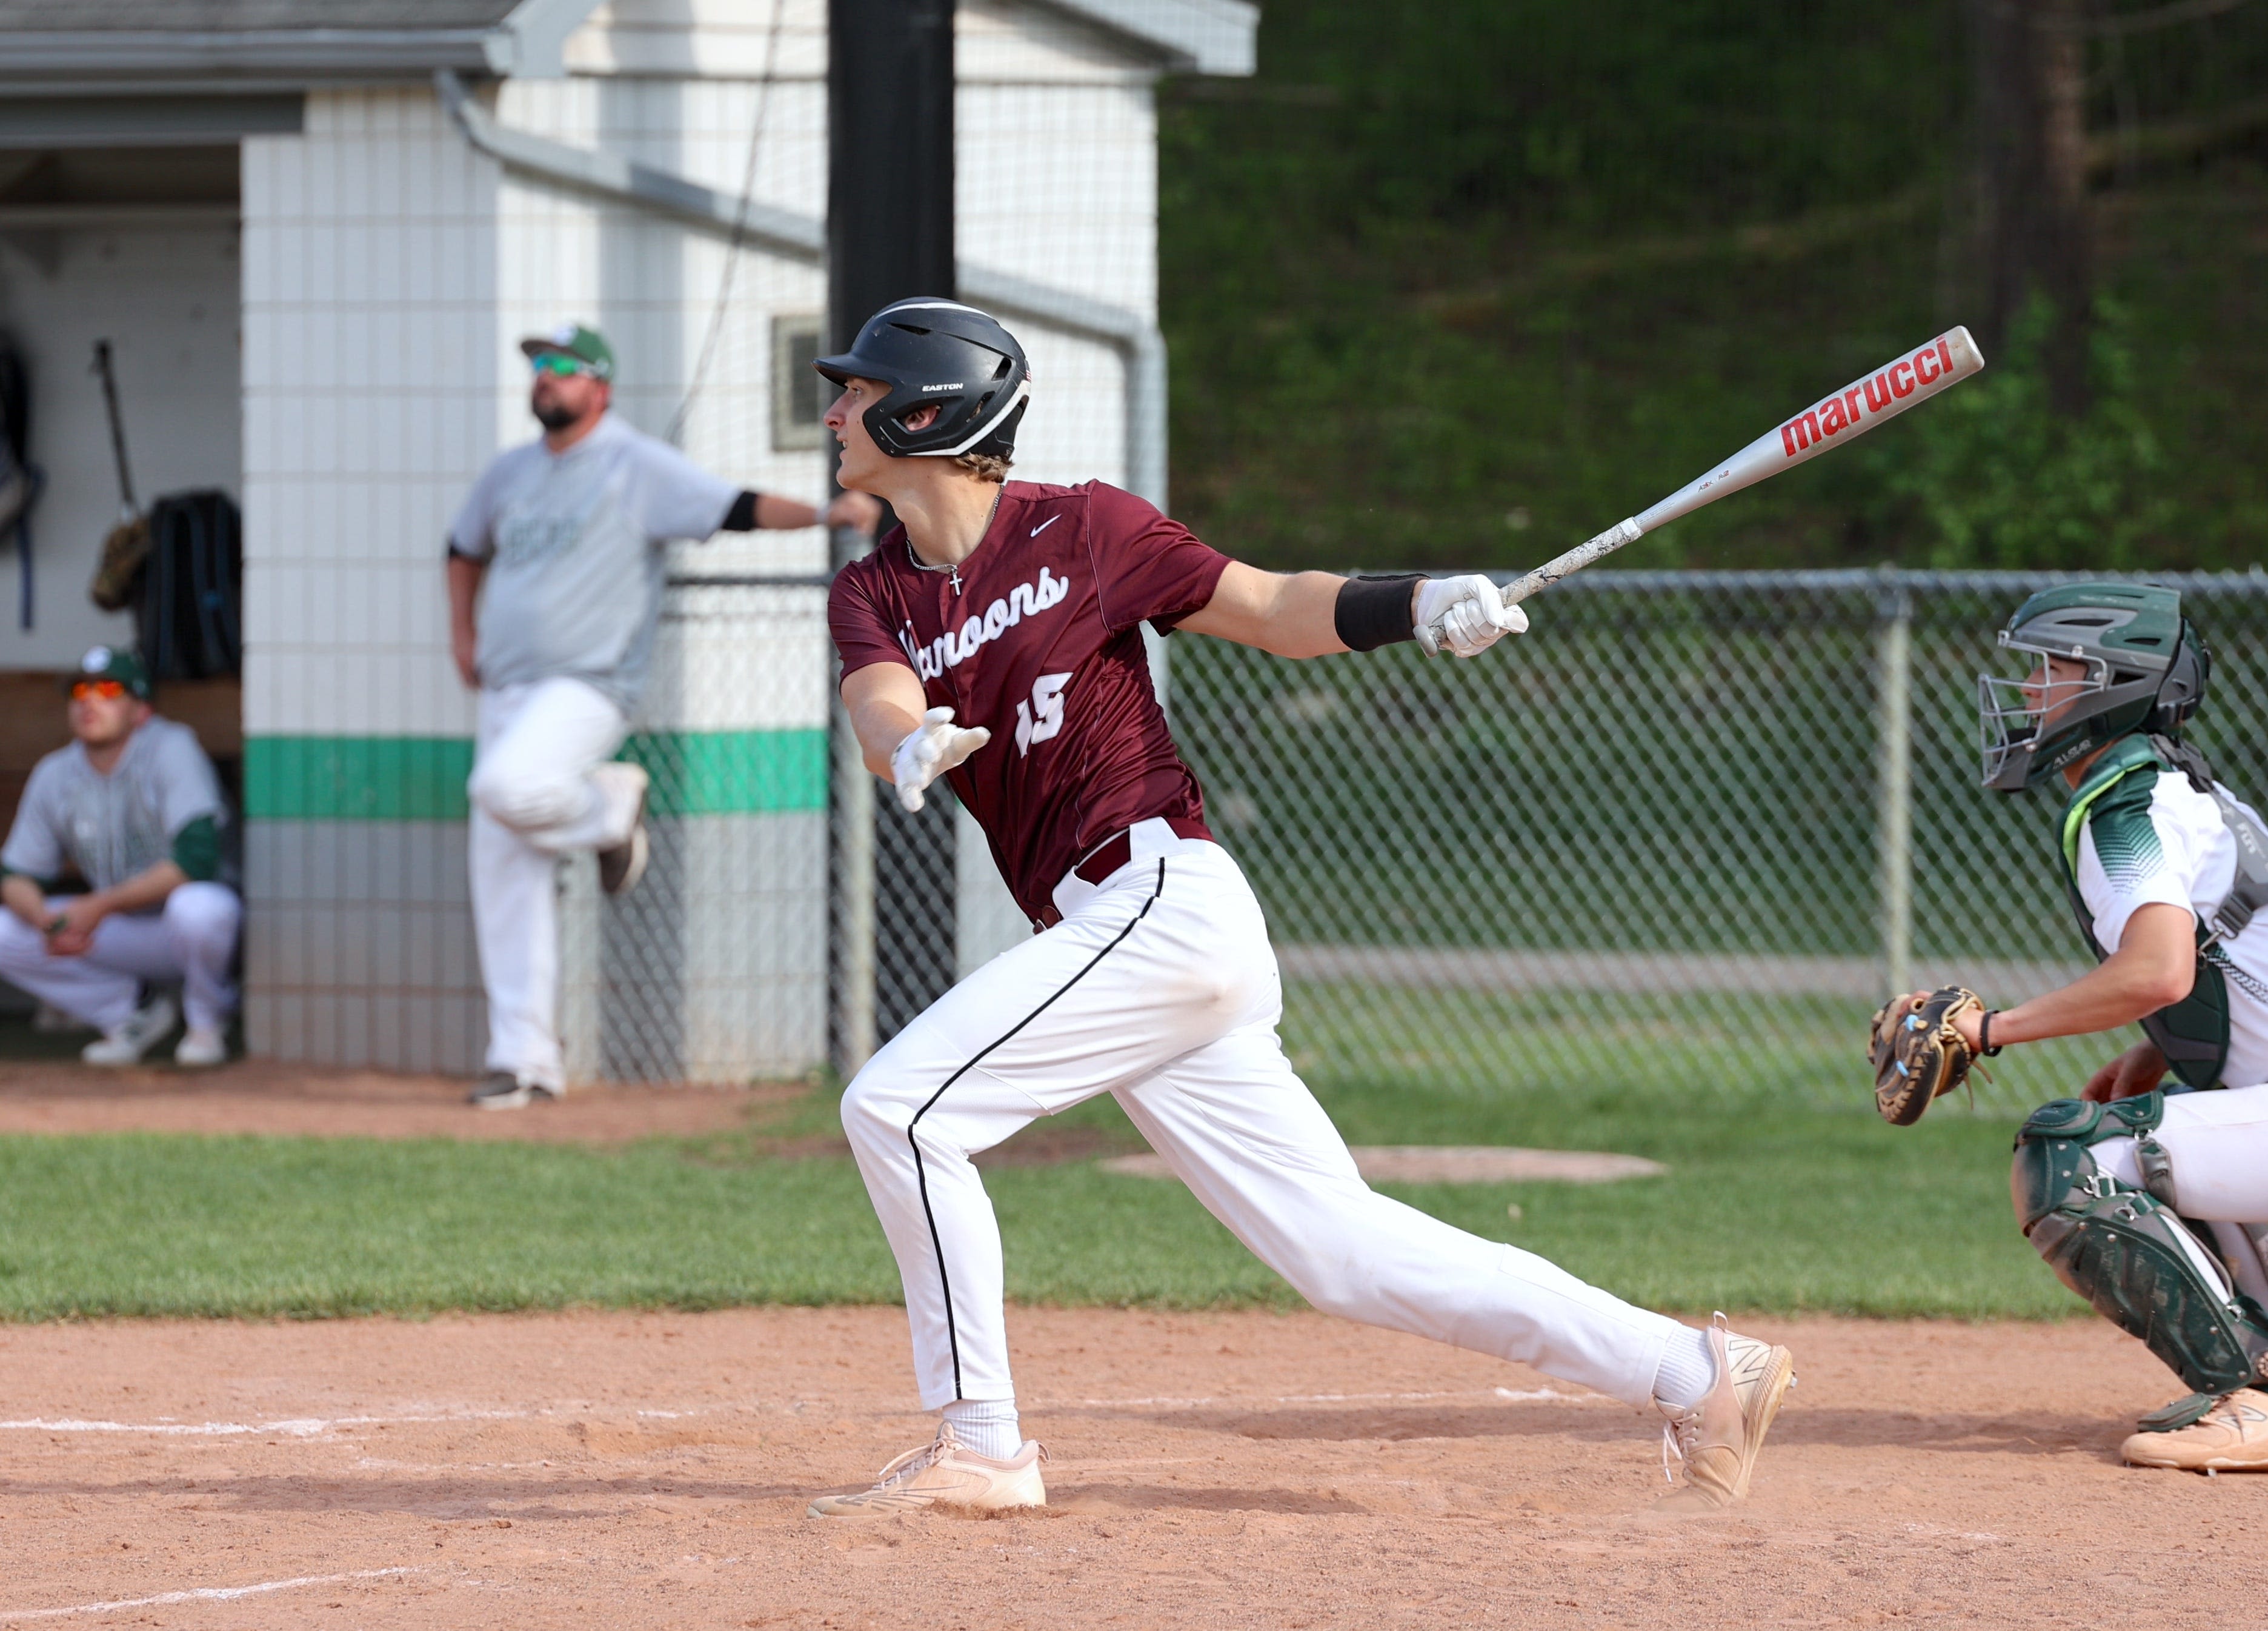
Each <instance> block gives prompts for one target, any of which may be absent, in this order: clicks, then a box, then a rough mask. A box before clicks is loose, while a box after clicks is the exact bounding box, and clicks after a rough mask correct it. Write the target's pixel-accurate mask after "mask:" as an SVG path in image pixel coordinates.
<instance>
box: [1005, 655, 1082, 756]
mask: <svg viewBox="0 0 2268 1631" xmlns="http://www.w3.org/2000/svg"><path fill="white" fill-rule="evenodd" d="M1070 683H1071V675H1068V674H1042V675H1040V677H1039V678H1038V679H1036V680H1034V681H1033V682H1032V699H1031V701H1029V702H1020V703H1018V704H1017V705H1016V752H1017V754H1018V755H1019V756H1022V755H1026V754H1028V753H1030V752H1031V750H1032V744H1033V743H1034V742H1045V741H1047V739H1048V738H1049V737H1050V736H1053V735H1054V734H1057V732H1058V731H1060V730H1062V729H1063V725H1064V698H1063V694H1064V686H1066V685H1068V684H1070Z"/></svg>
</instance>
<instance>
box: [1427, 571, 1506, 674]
mask: <svg viewBox="0 0 2268 1631" xmlns="http://www.w3.org/2000/svg"><path fill="white" fill-rule="evenodd" d="M1410 610H1411V611H1412V612H1413V613H1415V614H1416V615H1415V616H1414V617H1413V618H1412V619H1411V621H1412V623H1413V624H1415V625H1416V626H1415V628H1414V630H1413V632H1414V633H1415V634H1416V635H1417V637H1418V645H1419V646H1421V647H1422V648H1423V649H1424V651H1425V654H1426V655H1427V656H1428V657H1438V656H1440V654H1441V653H1443V652H1444V651H1449V652H1454V653H1456V654H1457V655H1458V656H1460V657H1477V656H1479V655H1480V654H1481V653H1483V652H1484V651H1486V650H1487V649H1488V648H1489V647H1490V646H1493V645H1495V644H1496V643H1497V642H1498V641H1499V640H1500V639H1502V638H1504V637H1505V636H1506V635H1507V634H1524V633H1526V632H1527V631H1528V614H1527V613H1526V612H1524V611H1522V610H1521V609H1520V605H1519V602H1518V601H1514V602H1513V604H1511V605H1509V606H1507V605H1506V604H1505V602H1504V595H1503V593H1502V592H1501V591H1500V590H1499V589H1498V587H1496V580H1495V579H1492V578H1486V577H1484V576H1482V575H1481V574H1480V573H1479V572H1469V573H1467V574H1466V575H1464V576H1463V577H1461V578H1428V579H1425V581H1424V582H1422V583H1420V584H1419V585H1418V597H1417V599H1416V600H1415V601H1413V602H1412V603H1411V605H1410Z"/></svg>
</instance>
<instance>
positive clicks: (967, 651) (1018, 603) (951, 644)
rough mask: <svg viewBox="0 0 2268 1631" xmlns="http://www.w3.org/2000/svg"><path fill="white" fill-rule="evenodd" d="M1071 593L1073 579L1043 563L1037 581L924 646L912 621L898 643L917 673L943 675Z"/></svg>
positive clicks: (927, 676)
mask: <svg viewBox="0 0 2268 1631" xmlns="http://www.w3.org/2000/svg"><path fill="white" fill-rule="evenodd" d="M1070 593H1071V579H1068V578H1058V577H1057V576H1056V575H1055V574H1054V573H1053V572H1049V570H1048V569H1047V568H1046V567H1044V566H1042V567H1041V568H1040V575H1039V577H1038V579H1036V580H1035V581H1034V582H1031V583H1020V584H1018V585H1017V586H1016V587H1014V588H1013V589H1011V590H1009V591H1008V593H1007V594H1005V595H1003V596H1001V598H1000V599H998V600H997V601H993V602H992V604H990V606H987V607H986V608H985V609H984V610H983V614H982V615H981V616H972V617H970V618H969V619H968V622H966V623H964V624H961V627H960V628H959V629H958V630H953V629H948V630H946V631H945V632H944V633H943V634H940V635H939V636H938V637H937V638H935V639H933V640H932V641H931V642H930V643H929V644H928V645H926V646H922V645H917V644H916V643H915V640H914V626H913V624H910V623H909V624H906V625H905V626H904V627H903V628H902V629H900V630H899V631H898V644H899V645H900V646H903V647H904V648H905V653H906V655H907V656H908V657H909V658H911V659H912V660H913V665H914V671H915V672H916V673H917V674H918V675H921V676H922V678H924V679H925V680H934V679H939V678H941V677H943V675H944V674H945V671H946V669H947V668H959V667H960V666H961V664H962V663H964V662H967V661H968V660H969V659H970V658H971V657H974V656H975V655H976V653H978V652H980V651H982V650H983V648H984V646H985V645H986V644H987V643H988V642H990V641H992V640H997V639H998V638H1000V637H1001V635H1003V634H1005V632H1007V631H1009V630H1010V629H1013V628H1014V627H1015V626H1016V625H1017V624H1020V623H1021V622H1023V620H1024V619H1025V618H1027V617H1035V616H1038V615H1039V614H1040V613H1042V612H1043V611H1048V610H1049V609H1053V608H1055V607H1057V606H1060V605H1062V604H1063V603H1064V597H1065V596H1066V595H1068V594H1070Z"/></svg>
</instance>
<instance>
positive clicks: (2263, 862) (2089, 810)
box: [2062, 736, 2268, 1089]
mask: <svg viewBox="0 0 2268 1631" xmlns="http://www.w3.org/2000/svg"><path fill="white" fill-rule="evenodd" d="M2168 770H2176V771H2181V772H2182V774H2183V775H2184V776H2186V777H2187V778H2188V779H2189V783H2190V786H2192V787H2194V788H2196V789H2197V790H2198V792H2199V793H2204V794H2205V796H2206V797H2208V798H2210V799H2211V800H2212V801H2213V806H2214V808H2216V809H2218V810H2219V811H2220V819H2221V822H2222V823H2223V824H2224V825H2225V826H2226V827H2227V828H2228V834H2229V837H2230V838H2234V839H2235V841H2236V874H2235V878H2234V879H2233V880H2232V882H2231V884H2230V887H2229V891H2228V898H2227V899H2225V900H2223V901H2222V902H2221V903H2220V906H2218V907H2217V908H2215V909H2214V911H2213V916H2212V917H2210V918H2200V919H2198V926H2197V979H2196V983H2195V984H2194V985H2192V986H2191V989H2190V994H2189V995H2188V996H2186V997H2184V998H2183V999H2182V1000H2180V1001H2179V1002H2176V1003H2173V1004H2171V1005H2170V1006H2169V1007H2162V1008H2160V1009H2159V1010H2158V1011H2157V1012H2156V1013H2155V1014H2151V1015H2145V1016H2144V1017H2143V1020H2142V1030H2143V1034H2144V1035H2146V1036H2147V1037H2149V1038H2150V1040H2151V1042H2152V1043H2153V1044H2155V1045H2156V1047H2157V1050H2158V1052H2161V1053H2162V1054H2164V1055H2165V1056H2166V1064H2167V1066H2168V1067H2169V1069H2171V1070H2172V1071H2173V1073H2174V1074H2175V1075H2176V1076H2178V1077H2180V1078H2181V1080H2182V1081H2183V1082H2185V1083H2187V1084H2188V1085H2189V1086H2190V1087H2191V1088H2197V1089H2204V1088H2217V1087H2220V1086H2221V1085H2222V1083H2221V1080H2220V1075H2221V1070H2222V1068H2223V1066H2226V1065H2227V1064H2228V1000H2229V999H2228V976H2229V974H2230V973H2231V972H2232V971H2234V970H2232V969H2231V967H2230V964H2229V963H2228V954H2227V953H2225V952H2223V951H2221V950H2220V942H2221V941H2225V940H2233V939H2235V937H2236V936H2237V935H2239V934H2242V933H2243V932H2244V928H2245V926H2246V925H2247V924H2249V923H2250V922H2251V921H2252V918H2253V914H2254V913H2255V912H2257V911H2260V910H2261V908H2262V907H2264V906H2268V830H2263V829H2262V827H2261V825H2260V823H2258V822H2257V821H2255V820H2253V819H2252V817H2251V816H2249V815H2247V814H2246V813H2245V811H2244V810H2243V808H2242V807H2241V806H2240V805H2239V804H2238V803H2237V802H2236V801H2235V799H2234V798H2232V797H2231V796H2230V795H2229V792H2228V789H2227V788H2226V787H2224V786H2221V785H2220V783H2219V782H2217V781H2215V780H2214V779H2213V768H2212V766H2210V765H2209V764H2206V763H2205V756H2204V755H2203V754H2201V753H2199V752H2198V750H2197V749H2195V748H2192V747H2191V746H2189V745H2188V744H2187V743H2186V742H2175V741H2172V740H2171V739H2169V738H2168V737H2164V736H2149V737H2132V738H2129V739H2128V740H2127V741H2124V742H2120V743H2119V744H2118V745H2117V747H2115V748H2113V749H2111V750H2110V752H2109V753H2108V754H2106V755H2104V756H2103V759H2102V762H2101V763H2100V764H2097V765H2096V767H2095V771H2094V772H2093V774H2091V775H2090V776H2089V777H2088V779H2087V780H2086V781H2085V782H2084V783H2083V784H2081V786H2080V788H2079V791H2078V792H2077V793H2074V794H2073V796H2072V801H2071V804H2070V806H2069V808H2066V810H2065V811H2064V817H2063V845H2062V848H2063V863H2064V866H2063V881H2064V893H2065V895H2066V897H2068V898H2069V899H2070V901H2071V908H2072V911H2073V915H2074V916H2075V917H2076V918H2077V919H2079V933H2080V938H2081V939H2083V940H2085V941H2087V948H2088V950H2089V951H2091V952H2093V953H2094V954H2095V961H2096V962H2098V963H2099V962H2101V961H2102V958H2103V956H2105V955H2106V954H2105V953H2104V952H2103V949H2102V946H2101V945H2099V944H2098V943H2096V941H2095V927H2094V917H2093V914H2092V913H2090V912H2089V911H2088V908H2087V902H2086V900H2085V898H2084V897H2081V896H2080V892H2079V839H2080V833H2081V832H2083V831H2084V830H2086V827H2087V823H2088V821H2089V820H2090V819H2092V818H2094V817H2096V816H2111V815H2114V814H2124V815H2125V816H2129V817H2130V818H2132V819H2134V820H2138V821H2142V822H2147V821H2148V820H2149V807H2150V798H2151V794H2152V793H2153V792H2154V789H2155V788H2156V786H2157V778H2158V773H2159V772H2160V771H2168ZM2143 771H2147V772H2149V773H2148V774H2147V776H2146V775H2142V774H2140V772H2143ZM2122 807H2123V808H2122ZM2101 847H2102V845H2101V840H2100V839H2099V838H2098V840H2097V849H2098V851H2099V850H2100V849H2101ZM2239 981H2240V983H2242V976H2241V975H2240V976H2239Z"/></svg>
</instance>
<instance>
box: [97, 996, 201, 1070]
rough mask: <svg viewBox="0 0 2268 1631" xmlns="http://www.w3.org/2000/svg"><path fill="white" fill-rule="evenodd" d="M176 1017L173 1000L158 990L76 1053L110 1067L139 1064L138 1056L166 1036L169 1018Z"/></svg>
mask: <svg viewBox="0 0 2268 1631" xmlns="http://www.w3.org/2000/svg"><path fill="white" fill-rule="evenodd" d="M178 1018H180V1011H179V1010H177V1009H176V1008H175V1007H173V999H172V998H171V997H168V996H166V995H163V994H162V993H161V994H159V995H158V996H155V997H152V998H151V999H150V1000H149V1001H147V1002H145V1003H144V1004H143V1005H142V1006H141V1007H138V1008H136V1009H135V1010H134V1012H133V1013H131V1014H129V1015H127V1016H126V1020H125V1022H124V1023H122V1024H120V1025H117V1026H115V1027H114V1028H113V1029H111V1030H107V1031H105V1032H104V1033H103V1034H102V1035H101V1037H99V1038H97V1039H96V1040H95V1041H92V1042H90V1043H88V1044H86V1046H85V1047H83V1048H81V1049H80V1050H79V1052H78V1056H79V1058H80V1059H84V1060H85V1062H86V1063H88V1064H90V1065H100V1066H106V1067H107V1068H110V1069H116V1068H118V1067H119V1066H125V1065H139V1064H140V1063H141V1062H142V1056H143V1055H144V1054H145V1053H147V1052H149V1051H150V1050H151V1049H152V1048H154V1047H156V1046H157V1045H158V1044H159V1043H160V1042H163V1041H164V1040H165V1039H166V1032H167V1031H169V1030H173V1022H174V1021H175V1020H176V1019H178Z"/></svg>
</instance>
